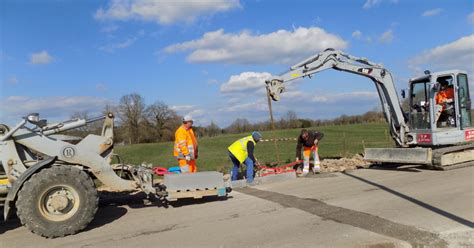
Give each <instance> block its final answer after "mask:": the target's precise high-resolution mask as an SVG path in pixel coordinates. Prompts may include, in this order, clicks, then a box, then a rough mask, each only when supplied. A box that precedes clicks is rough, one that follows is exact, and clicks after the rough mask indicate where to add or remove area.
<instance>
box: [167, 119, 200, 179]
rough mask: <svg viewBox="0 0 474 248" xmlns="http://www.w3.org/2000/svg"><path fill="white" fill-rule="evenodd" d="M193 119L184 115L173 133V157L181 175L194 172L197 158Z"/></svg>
mask: <svg viewBox="0 0 474 248" xmlns="http://www.w3.org/2000/svg"><path fill="white" fill-rule="evenodd" d="M193 123H194V121H193V118H192V117H191V116H190V115H186V116H184V118H183V125H181V126H180V127H179V128H178V130H176V133H175V140H174V152H173V155H174V157H175V158H176V159H178V164H179V168H180V169H181V172H182V173H187V172H192V173H193V172H196V171H197V166H196V159H197V158H198V144H197V140H196V136H194V131H193V128H192V127H193Z"/></svg>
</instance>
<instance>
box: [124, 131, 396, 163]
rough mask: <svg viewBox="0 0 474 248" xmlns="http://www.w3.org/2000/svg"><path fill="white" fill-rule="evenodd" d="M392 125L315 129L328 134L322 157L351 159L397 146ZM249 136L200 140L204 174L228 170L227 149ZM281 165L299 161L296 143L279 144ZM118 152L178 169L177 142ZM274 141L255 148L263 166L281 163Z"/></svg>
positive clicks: (266, 134)
mask: <svg viewBox="0 0 474 248" xmlns="http://www.w3.org/2000/svg"><path fill="white" fill-rule="evenodd" d="M387 128H388V126H387V125H386V124H384V123H380V124H357V125H341V126H324V127H318V128H314V130H318V131H321V132H323V133H324V135H325V136H324V138H323V140H322V141H321V142H320V148H319V154H320V156H321V157H322V158H327V157H341V156H349V155H353V154H356V153H362V151H363V147H364V146H365V147H389V146H392V145H393V142H392V139H391V138H390V137H389V134H388V131H387ZM299 132H300V129H291V130H278V131H275V133H274V134H275V135H274V136H275V137H277V138H295V137H297V136H298V134H299ZM245 135H249V134H229V135H221V136H217V137H211V138H209V137H206V138H201V139H199V140H198V143H199V159H198V161H197V165H198V169H199V170H200V171H208V170H217V171H225V170H224V169H226V168H230V166H231V162H230V161H229V158H228V153H227V147H228V146H229V145H230V144H231V143H232V142H234V141H235V140H237V139H239V138H241V137H244V136H245ZM262 135H263V136H264V138H273V137H274V136H273V134H272V132H271V131H268V132H262ZM277 146H278V155H279V158H280V163H281V164H283V163H288V162H290V161H293V160H294V159H295V149H296V141H280V142H277ZM115 152H116V153H118V154H119V155H120V157H122V159H124V161H125V162H126V163H131V164H141V163H142V162H146V163H151V164H153V165H155V166H161V167H172V166H177V161H176V160H175V159H174V157H173V143H172V142H166V143H155V144H138V145H131V146H123V147H117V148H116V150H115ZM276 154H277V153H276V149H275V144H274V142H260V143H258V144H257V147H256V148H255V156H256V157H257V158H258V159H259V161H260V162H261V163H270V162H277V155H276Z"/></svg>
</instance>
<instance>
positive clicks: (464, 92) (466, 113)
mask: <svg viewBox="0 0 474 248" xmlns="http://www.w3.org/2000/svg"><path fill="white" fill-rule="evenodd" d="M457 79H458V87H459V88H458V99H459V112H460V113H461V129H465V128H469V127H471V126H472V119H471V118H472V113H471V111H472V110H471V98H470V96H469V83H468V81H467V75H466V74H464V73H461V74H458V76H457Z"/></svg>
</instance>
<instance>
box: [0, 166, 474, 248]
mask: <svg viewBox="0 0 474 248" xmlns="http://www.w3.org/2000/svg"><path fill="white" fill-rule="evenodd" d="M473 172H474V167H469V168H462V169H456V170H451V171H429V170H420V169H416V168H410V169H398V170H377V169H364V170H357V171H352V172H348V173H334V174H323V175H316V176H311V177H308V178H298V179H295V180H291V181H285V182H278V183H272V184H266V185H259V186H256V187H252V188H242V189H237V190H235V191H234V192H232V193H231V196H230V197H229V198H228V199H225V200H216V199H204V200H186V201H181V202H178V203H177V204H175V205H172V206H168V207H166V206H163V205H159V204H154V205H149V206H144V205H143V204H142V201H141V198H140V197H138V196H136V197H129V198H126V199H116V200H110V201H104V202H102V205H101V208H100V209H99V212H98V213H97V215H96V218H95V220H94V221H93V222H92V223H91V225H90V226H89V227H88V229H87V230H85V231H83V232H81V233H79V234H76V235H74V236H68V237H65V238H57V239H44V238H41V237H38V236H36V235H34V234H32V233H30V232H29V231H28V230H27V229H25V228H24V227H22V226H20V224H19V222H18V220H16V219H15V220H12V221H9V222H6V223H3V224H0V247H2V248H3V247H8V248H13V247H374V248H375V247H416V246H418V247H422V246H424V247H474V229H473V228H474V225H473V221H474V187H473V186H474V177H473V175H474V173H473ZM420 245H422V246H420Z"/></svg>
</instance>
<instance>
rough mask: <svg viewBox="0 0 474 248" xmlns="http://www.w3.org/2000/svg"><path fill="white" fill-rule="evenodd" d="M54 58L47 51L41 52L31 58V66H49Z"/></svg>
mask: <svg viewBox="0 0 474 248" xmlns="http://www.w3.org/2000/svg"><path fill="white" fill-rule="evenodd" d="M53 60H54V58H53V57H52V56H51V55H49V53H48V52H47V51H46V50H43V51H41V52H37V53H33V54H31V56H30V64H34V65H40V64H49V63H51V62H53Z"/></svg>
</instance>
